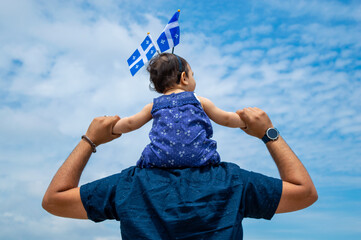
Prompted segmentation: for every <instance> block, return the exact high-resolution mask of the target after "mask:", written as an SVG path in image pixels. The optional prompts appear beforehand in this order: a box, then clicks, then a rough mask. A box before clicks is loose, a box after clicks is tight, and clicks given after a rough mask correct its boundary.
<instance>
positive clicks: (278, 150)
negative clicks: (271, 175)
mask: <svg viewBox="0 0 361 240" xmlns="http://www.w3.org/2000/svg"><path fill="white" fill-rule="evenodd" d="M266 145H267V148H268V151H269V152H270V154H271V156H272V158H273V159H274V161H275V163H276V165H277V168H278V171H279V173H280V176H281V179H282V180H283V181H284V182H283V188H284V191H283V192H285V193H290V195H289V196H287V197H286V198H284V199H281V203H282V201H284V200H285V199H287V202H286V204H283V203H282V204H280V207H279V209H278V210H277V212H279V213H280V212H289V211H295V210H299V209H302V208H305V207H308V206H309V205H311V204H312V203H314V202H315V201H316V200H317V191H316V188H315V186H314V184H313V182H312V179H311V177H310V175H309V174H308V172H307V170H306V168H305V167H304V166H303V164H302V163H301V161H300V160H299V159H298V157H297V156H296V154H295V153H294V152H293V151H292V149H291V148H290V147H289V146H288V145H287V143H286V142H285V141H284V139H283V138H282V137H280V138H279V139H278V140H276V141H269V142H268V143H267V144H266Z"/></svg>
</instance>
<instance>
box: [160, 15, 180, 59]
mask: <svg viewBox="0 0 361 240" xmlns="http://www.w3.org/2000/svg"><path fill="white" fill-rule="evenodd" d="M179 13H180V10H178V11H177V12H176V13H175V14H174V15H173V17H172V18H171V19H170V20H169V22H168V24H167V25H166V26H165V28H164V30H163V32H162V33H161V34H160V36H159V38H158V40H157V44H158V47H159V49H160V51H161V52H165V51H167V50H168V49H170V48H172V47H175V46H177V45H178V44H179V38H180V29H179V24H178V18H179Z"/></svg>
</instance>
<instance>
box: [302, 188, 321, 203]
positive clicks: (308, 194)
mask: <svg viewBox="0 0 361 240" xmlns="http://www.w3.org/2000/svg"><path fill="white" fill-rule="evenodd" d="M304 199H305V205H306V206H305V207H309V206H311V205H312V204H314V203H315V202H316V201H317V200H318V193H317V190H316V188H315V186H314V185H312V186H311V187H309V188H308V189H307V191H305V198H304Z"/></svg>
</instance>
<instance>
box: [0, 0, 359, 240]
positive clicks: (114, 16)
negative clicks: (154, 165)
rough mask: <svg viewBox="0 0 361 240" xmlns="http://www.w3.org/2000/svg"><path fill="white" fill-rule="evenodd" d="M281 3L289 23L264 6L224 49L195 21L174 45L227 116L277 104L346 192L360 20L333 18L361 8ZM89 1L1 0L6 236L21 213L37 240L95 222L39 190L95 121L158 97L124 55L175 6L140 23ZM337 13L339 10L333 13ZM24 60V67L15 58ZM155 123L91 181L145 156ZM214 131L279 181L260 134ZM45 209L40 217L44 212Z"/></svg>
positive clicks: (325, 175) (290, 134) (350, 181)
mask: <svg viewBox="0 0 361 240" xmlns="http://www.w3.org/2000/svg"><path fill="white" fill-rule="evenodd" d="M160 3H162V2H160ZM273 3H275V4H274V5H272V4H270V5H268V6H269V7H270V6H271V5H272V6H271V7H270V8H271V10H270V11H271V12H272V11H275V12H274V13H276V12H277V11H278V10H282V11H285V12H286V13H283V14H286V16H287V19H291V20H292V21H290V22H287V21H284V22H282V23H280V24H273V23H274V22H276V21H275V20H272V21H270V23H265V22H259V23H258V22H257V21H256V20H257V19H261V18H262V17H263V16H261V15H257V13H256V12H254V13H252V14H255V18H251V17H249V16H248V17H249V19H250V20H249V21H250V22H248V23H249V25H248V26H247V27H243V26H234V28H233V27H232V26H231V27H229V28H230V29H229V30H228V31H229V32H228V34H229V35H228V36H233V35H237V34H238V35H237V36H240V38H238V37H237V38H234V39H232V41H230V40H229V39H228V40H227V42H226V43H224V44H223V43H222V41H219V42H218V41H214V40H213V39H210V37H209V36H207V35H206V34H205V33H202V29H187V30H185V31H184V33H182V44H181V45H180V46H178V47H177V48H176V53H177V54H179V55H181V56H183V57H185V58H186V59H187V60H188V61H189V63H190V64H191V66H192V69H193V71H194V72H195V79H196V81H197V89H196V91H197V94H199V95H201V96H204V97H207V98H209V99H211V100H212V101H213V102H214V103H215V104H216V105H217V106H219V107H221V108H223V109H225V110H227V111H235V110H237V109H238V108H243V107H247V106H258V107H261V108H263V109H264V110H266V111H267V113H268V114H269V115H270V116H271V118H272V120H273V122H274V123H275V124H276V125H277V126H278V127H279V129H280V130H281V133H282V134H283V136H285V138H286V140H287V141H288V142H289V143H290V145H291V146H292V147H293V148H294V150H295V151H296V152H297V153H298V154H299V156H300V158H301V159H302V160H303V161H304V163H305V165H306V166H307V168H309V169H310V171H312V176H313V178H314V179H315V182H316V183H317V184H318V185H319V186H321V187H326V186H328V185H327V184H328V183H330V182H332V183H333V184H334V186H335V187H337V188H342V187H343V186H350V187H354V188H357V187H358V185H357V183H358V182H359V177H357V176H358V175H359V173H360V169H359V168H357V167H355V166H360V164H361V162H360V161H361V159H360V158H359V157H358V156H359V155H360V153H361V152H360V150H359V149H360V148H358V146H357V145H358V144H360V142H361V137H360V136H361V127H360V126H361V118H360V116H359V115H360V114H359V111H360V109H361V105H360V102H359V97H360V96H361V90H360V89H361V86H360V76H361V71H360V70H357V68H356V66H359V65H360V64H359V62H360V60H359V57H358V56H357V54H356V53H357V52H359V50H360V43H359V39H360V37H361V36H360V33H359V31H358V26H357V25H356V24H338V25H337V26H333V25H332V24H330V23H329V22H328V20H329V19H331V20H334V19H336V20H340V19H341V20H342V19H346V20H354V21H359V17H358V16H356V13H358V11H359V9H360V8H359V7H355V6H354V5H353V4H355V3H352V4H349V5H345V4H341V3H337V2H334V1H332V2H331V3H330V4H329V5H328V6H327V7H326V8H324V9H321V7H320V6H322V5H324V4H325V2H323V1H310V2H309V3H310V4H311V5H310V6H313V7H314V9H310V7H309V6H307V4H306V2H305V1H301V2H295V1H291V3H289V2H287V3H286V2H284V1H282V2H281V1H273ZM82 4H83V3H82V2H81V1H75V2H72V3H63V2H61V1H58V2H56V1H52V2H49V1H11V2H9V1H8V2H1V3H0V26H1V28H0V36H1V37H0V78H1V79H0V87H1V89H0V93H1V94H2V95H1V96H0V116H1V123H2V124H1V125H0V132H1V136H5V137H3V138H1V139H0V143H1V144H0V145H1V147H0V150H1V152H2V154H1V157H0V160H1V161H0V169H3V171H4V170H5V171H4V172H2V173H1V175H0V176H1V178H2V180H3V181H1V183H0V189H1V191H2V193H5V195H6V196H7V198H6V199H2V200H1V203H2V205H1V207H0V213H1V215H2V216H3V220H2V223H6V227H2V228H1V231H0V232H1V234H0V238H1V237H2V236H11V235H10V233H11V232H14V229H13V227H12V226H11V224H12V223H14V224H13V225H14V226H16V227H19V226H20V223H21V222H23V223H24V222H25V223H26V224H24V226H21V228H20V229H21V231H22V232H23V233H24V234H25V233H26V234H28V235H31V236H35V238H36V239H41V238H44V239H49V238H51V239H55V238H59V239H62V236H63V235H64V236H65V235H66V236H72V237H74V239H79V237H84V238H85V237H86V236H81V234H80V233H79V232H81V231H85V229H86V231H89V229H90V230H92V229H94V227H93V225H91V224H92V223H85V222H82V221H80V222H79V223H78V222H77V221H76V223H75V222H73V221H71V220H68V219H66V220H60V219H58V218H56V217H50V216H48V215H45V212H44V211H43V210H42V209H41V207H40V203H41V198H42V193H43V192H44V191H45V189H46V186H47V184H48V183H49V182H50V179H51V177H52V175H53V174H54V173H55V171H56V169H57V167H59V166H60V164H61V163H62V161H63V160H64V159H65V158H66V157H67V155H68V154H69V153H70V151H71V150H72V148H73V147H74V145H75V144H76V143H77V142H78V141H79V139H80V136H81V135H82V134H83V133H84V132H85V131H86V128H87V125H88V124H89V123H90V121H91V119H92V118H93V117H95V116H102V115H105V114H107V115H114V114H119V115H120V116H127V115H131V114H134V113H136V112H137V111H139V110H140V109H141V108H142V107H143V106H144V105H145V104H147V103H149V102H150V101H152V98H153V97H155V96H157V94H156V93H154V92H151V91H149V89H148V84H149V80H148V76H147V73H146V71H145V70H144V69H142V70H141V72H140V73H138V74H137V75H136V77H131V76H130V73H129V70H128V67H127V65H126V59H127V58H128V57H129V56H130V54H131V53H132V51H133V50H134V49H135V48H136V47H138V45H139V43H140V41H141V40H142V39H143V38H144V37H145V34H146V32H148V31H150V32H151V33H152V34H153V38H156V36H157V34H158V33H160V32H161V30H162V28H163V27H164V21H163V20H164V19H163V18H167V17H168V15H169V14H166V15H164V13H163V12H160V13H149V14H146V15H144V16H143V17H144V18H143V20H141V21H142V22H143V23H145V24H140V23H139V22H138V21H135V20H134V16H132V12H133V11H131V10H132V9H129V8H126V7H124V9H123V8H119V7H118V6H117V5H118V2H117V1H105V2H102V3H99V2H98V1H92V2H89V4H90V5H89V6H82ZM139 4H140V3H139ZM291 6H292V7H291ZM337 8H340V11H339V13H334V12H333V11H334V10H335V9H337ZM352 8H353V9H352ZM346 11H349V12H350V13H351V14H350V16H346ZM293 12H294V13H293ZM134 14H139V13H134ZM264 14H267V13H266V12H264ZM317 14H319V15H320V16H318V17H319V18H322V19H323V21H324V22H322V21H321V22H320V21H314V22H313V21H305V22H302V21H296V20H295V19H294V17H301V16H304V15H307V16H313V19H318V17H315V15H317ZM289 15H291V17H290V16H289ZM20 16H21V17H20ZM153 16H156V17H153ZM276 17H277V16H273V18H276ZM269 18H270V17H269V16H268V17H266V18H265V19H266V20H267V19H268V20H269ZM133 20H134V21H133ZM191 21H192V20H186V19H184V24H185V25H187V24H188V26H192V24H193V23H192V22H191ZM315 22H316V23H315ZM219 24H221V23H219ZM14 59H16V60H17V61H21V63H22V64H19V66H16V67H14V63H13V60H14ZM11 71H13V73H12V74H10V75H9V74H8V73H9V72H11ZM149 128H150V124H148V125H147V126H145V127H144V128H142V129H141V130H138V131H136V132H134V133H129V134H124V136H122V137H121V138H120V139H118V140H116V141H114V142H112V143H109V144H107V145H104V146H100V147H99V151H98V153H97V154H96V155H94V156H93V157H92V159H91V161H90V163H89V164H88V166H87V169H86V171H85V172H84V174H83V178H82V180H81V182H82V183H84V182H87V181H92V180H94V179H97V178H100V177H104V176H107V175H110V174H112V173H114V170H115V169H116V170H119V171H120V170H121V169H123V168H125V167H128V166H131V165H134V164H135V162H136V161H137V160H138V158H139V156H140V153H141V151H142V149H143V146H145V145H146V144H147V143H148V141H149V140H148V137H147V134H148V131H149ZM214 139H215V140H217V141H218V146H219V152H220V153H221V157H222V159H223V160H225V161H234V162H236V163H237V164H239V165H240V166H242V167H244V168H246V169H250V170H253V171H258V172H262V173H265V174H268V175H273V176H277V170H276V167H275V165H274V163H273V162H272V159H271V158H270V156H269V155H268V153H267V152H266V150H265V148H264V146H263V144H262V143H261V142H260V141H259V140H257V139H253V138H250V137H248V136H246V135H245V134H244V133H243V132H242V131H241V130H239V129H225V128H223V127H218V126H215V127H214ZM135 142H136V143H137V144H134V143H135ZM19 191H21V194H19V193H18V192H19ZM18 205H19V206H20V207H17V206H18ZM34 206H36V207H34ZM9 209H16V210H13V211H12V210H9ZM36 217H37V218H39V220H36V221H34V219H35V218H36ZM323 218H324V216H322V217H320V219H323ZM4 219H6V221H5V220H4ZM350 219H351V218H350ZM74 223H75V224H74ZM44 225H45V226H48V228H46V229H45V230H44V227H43V226H44ZM4 226H5V225H4ZM112 227H114V225H112ZM5 228H7V229H8V230H7V232H6V234H8V235H6V234H5V233H3V230H4V229H5ZM77 228H79V229H80V230H81V231H79V230H77ZM109 228H110V227H109ZM39 229H40V230H39ZM96 229H97V230H93V232H92V233H96V232H98V235H94V239H108V237H107V236H109V239H112V238H113V235H112V234H106V232H107V231H108V230H109V229H108V227H107V225H100V226H99V225H97V228H96ZM36 232H40V233H41V234H42V236H41V235H40V234H39V233H36ZM60 233H62V234H60ZM100 233H102V234H103V235H104V236H105V237H103V238H102V237H101V235H100ZM115 234H119V229H116V233H115ZM53 236H55V237H53ZM70 238H71V237H70ZM87 239H88V238H87Z"/></svg>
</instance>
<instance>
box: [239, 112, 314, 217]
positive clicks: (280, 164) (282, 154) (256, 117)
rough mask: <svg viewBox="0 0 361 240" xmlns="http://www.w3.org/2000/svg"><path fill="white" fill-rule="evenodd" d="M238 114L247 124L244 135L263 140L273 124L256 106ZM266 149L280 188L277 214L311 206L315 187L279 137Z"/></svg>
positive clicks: (293, 154)
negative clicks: (280, 183) (278, 177)
mask: <svg viewBox="0 0 361 240" xmlns="http://www.w3.org/2000/svg"><path fill="white" fill-rule="evenodd" d="M237 113H238V114H239V116H240V117H241V118H242V120H243V121H244V122H245V124H246V129H242V130H243V131H245V132H246V133H247V134H249V135H252V136H255V137H258V138H260V139H262V137H263V136H264V134H265V133H266V130H267V129H268V128H270V127H273V125H272V122H271V120H270V119H269V117H268V116H267V114H266V113H265V112H264V111H262V110H261V109H259V108H245V109H243V110H238V111H237ZM266 145H267V149H268V151H269V152H270V154H271V156H272V158H273V159H274V161H275V163H276V165H277V168H278V171H279V173H280V176H281V179H282V181H283V189H282V195H281V200H280V202H279V205H278V208H277V210H276V213H285V212H292V211H297V210H300V209H303V208H306V207H308V206H310V205H312V204H313V203H314V202H315V201H316V200H317V198H318V195H317V191H316V188H315V186H314V184H313V182H312V179H311V177H310V175H309V174H308V172H307V170H306V168H305V167H304V166H303V164H302V163H301V161H300V160H299V159H298V157H297V156H296V155H295V153H294V152H293V151H292V149H291V148H290V147H289V146H288V145H287V143H286V142H285V141H284V139H283V138H282V137H279V138H278V139H277V140H276V141H269V142H268V143H267V144H266Z"/></svg>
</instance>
